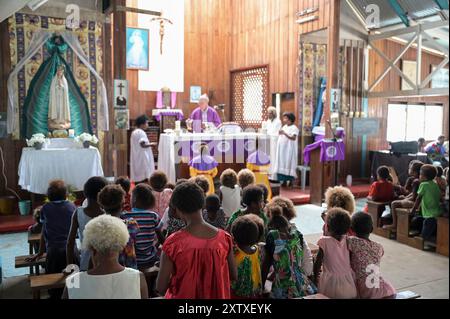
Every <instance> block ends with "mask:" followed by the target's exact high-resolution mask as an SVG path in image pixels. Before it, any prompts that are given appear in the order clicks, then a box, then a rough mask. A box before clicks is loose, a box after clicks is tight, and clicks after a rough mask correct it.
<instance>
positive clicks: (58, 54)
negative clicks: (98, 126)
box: [21, 36, 92, 138]
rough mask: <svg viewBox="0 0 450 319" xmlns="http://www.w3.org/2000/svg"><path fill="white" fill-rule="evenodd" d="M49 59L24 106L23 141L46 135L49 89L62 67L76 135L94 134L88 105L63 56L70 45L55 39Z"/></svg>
mask: <svg viewBox="0 0 450 319" xmlns="http://www.w3.org/2000/svg"><path fill="white" fill-rule="evenodd" d="M46 46H47V50H48V52H49V54H50V57H49V58H48V59H47V60H45V61H44V62H43V63H42V65H41V66H40V67H39V69H38V71H37V72H36V75H35V76H34V78H33V79H32V80H31V82H30V87H29V89H28V92H27V97H26V99H25V103H24V110H23V117H22V130H21V132H22V137H23V138H30V137H31V136H32V135H33V134H36V133H43V134H45V135H47V133H48V132H49V129H48V111H49V97H50V87H51V83H52V80H53V78H54V77H55V74H56V70H57V68H58V66H59V65H61V64H62V65H64V67H65V76H66V80H67V84H68V91H69V104H70V122H71V128H72V129H73V130H74V131H75V135H80V134H82V133H90V134H92V125H91V119H90V115H89V108H88V103H87V101H86V99H85V97H84V95H83V94H82V93H81V91H80V88H79V87H78V85H77V83H76V82H75V78H74V76H73V74H72V71H71V69H70V67H69V65H68V64H67V62H66V61H65V60H64V58H63V57H62V54H63V53H64V52H65V51H66V50H67V44H66V43H64V40H63V39H62V37H60V36H54V37H52V38H51V39H50V40H49V41H48V42H47V43H46Z"/></svg>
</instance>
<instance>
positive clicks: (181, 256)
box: [156, 182, 237, 299]
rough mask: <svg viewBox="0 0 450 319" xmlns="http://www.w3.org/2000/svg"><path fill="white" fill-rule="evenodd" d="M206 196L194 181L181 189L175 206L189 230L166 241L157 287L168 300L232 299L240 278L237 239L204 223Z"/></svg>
mask: <svg viewBox="0 0 450 319" xmlns="http://www.w3.org/2000/svg"><path fill="white" fill-rule="evenodd" d="M204 202H205V195H204V192H203V191H202V189H201V188H200V187H199V186H197V185H196V184H194V183H192V182H186V183H183V184H181V185H179V186H177V187H176V188H175V190H174V192H173V195H172V199H171V205H172V206H173V207H174V208H175V210H176V212H177V214H178V215H179V216H182V218H183V220H184V221H185V223H186V227H185V228H184V229H182V230H180V231H178V232H176V233H174V234H172V235H171V236H170V237H169V238H167V239H166V241H165V242H164V245H163V248H162V250H163V253H162V255H161V265H160V271H159V274H158V279H157V283H156V287H157V290H158V292H159V293H160V294H161V295H164V296H165V298H167V299H230V281H231V280H235V279H236V277H237V274H236V273H237V270H236V265H235V262H234V256H233V250H232V248H233V240H232V238H231V235H230V234H228V233H227V232H225V231H223V230H221V229H217V228H215V227H213V226H211V225H209V224H208V223H206V222H205V221H204V220H203V217H202V208H203V206H204Z"/></svg>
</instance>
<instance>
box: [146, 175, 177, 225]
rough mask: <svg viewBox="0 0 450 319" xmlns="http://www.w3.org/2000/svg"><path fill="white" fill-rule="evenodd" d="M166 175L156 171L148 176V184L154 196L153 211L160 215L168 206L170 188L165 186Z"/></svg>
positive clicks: (170, 194)
mask: <svg viewBox="0 0 450 319" xmlns="http://www.w3.org/2000/svg"><path fill="white" fill-rule="evenodd" d="M166 185H167V176H166V174H165V173H164V172H161V171H156V172H154V173H153V174H152V175H151V176H150V186H151V188H152V190H153V196H155V206H154V207H153V211H154V212H155V213H157V214H158V215H159V217H162V216H163V215H164V212H165V211H166V209H167V207H169V203H170V198H171V197H172V192H173V191H172V190H171V189H170V188H166Z"/></svg>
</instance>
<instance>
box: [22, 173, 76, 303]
mask: <svg viewBox="0 0 450 319" xmlns="http://www.w3.org/2000/svg"><path fill="white" fill-rule="evenodd" d="M47 197H48V200H49V202H48V203H47V204H45V205H44V206H42V209H41V216H40V217H41V223H42V233H41V241H40V245H39V252H38V253H37V254H36V255H35V256H33V257H30V258H29V259H28V261H36V260H39V259H40V258H41V257H42V255H44V253H45V252H46V253H47V257H46V260H45V273H46V274H56V273H61V272H62V271H63V270H64V269H65V268H66V266H67V262H66V244H67V238H68V236H69V231H70V224H71V220H72V215H73V212H74V211H75V209H76V207H75V205H74V204H73V203H71V202H69V201H68V200H67V186H66V184H65V183H64V181H62V180H54V181H51V182H50V184H49V186H48V189H47ZM62 293H63V290H62V289H51V290H49V295H50V298H52V299H60V298H61V295H62Z"/></svg>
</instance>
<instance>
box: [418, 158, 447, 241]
mask: <svg viewBox="0 0 450 319" xmlns="http://www.w3.org/2000/svg"><path fill="white" fill-rule="evenodd" d="M436 175H437V170H436V167H434V166H433V165H423V166H422V168H421V169H420V181H421V183H420V186H419V190H418V191H417V199H416V202H415V203H414V207H413V208H412V210H411V215H412V216H415V217H414V218H413V220H412V221H411V228H412V229H415V230H417V231H420V232H421V233H422V238H423V239H424V240H426V241H434V240H435V239H436V230H437V220H436V218H437V217H439V216H440V215H441V205H440V203H441V199H442V194H441V190H440V189H439V186H438V185H437V184H436V182H435V181H434V179H435V178H436ZM419 208H420V215H419V214H417V211H418V210H419Z"/></svg>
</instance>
